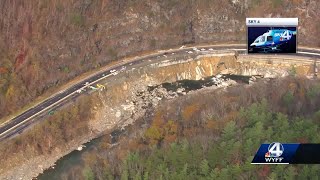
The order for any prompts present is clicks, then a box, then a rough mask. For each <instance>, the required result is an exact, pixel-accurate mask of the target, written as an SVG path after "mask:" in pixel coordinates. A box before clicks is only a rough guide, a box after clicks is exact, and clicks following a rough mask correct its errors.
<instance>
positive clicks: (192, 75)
mask: <svg viewBox="0 0 320 180" xmlns="http://www.w3.org/2000/svg"><path fill="white" fill-rule="evenodd" d="M293 60H294V61H293ZM220 73H221V74H236V75H244V76H260V77H266V78H276V77H284V76H287V75H289V74H291V75H306V76H309V77H312V76H313V73H314V64H313V62H312V61H311V60H309V59H305V58H298V59H294V58H292V57H291V59H290V58H287V57H283V59H281V56H280V57H268V56H261V57H259V56H238V55H236V54H235V53H233V52H222V51H221V52H218V53H214V54H207V55H199V56H196V57H194V58H189V59H184V60H174V59H168V60H165V61H162V62H157V63H152V64H150V65H147V66H144V67H140V68H137V69H132V70H128V71H126V72H125V73H124V74H119V76H118V77H115V78H116V79H115V80H108V81H107V82H105V85H106V86H107V87H108V88H107V89H108V90H107V91H105V92H103V93H101V96H100V97H101V101H102V102H103V105H100V107H101V110H99V111H97V118H96V123H95V125H94V127H95V129H96V130H97V131H103V130H104V129H107V128H110V127H112V126H114V125H115V124H119V123H120V122H124V125H126V124H130V123H132V122H134V120H135V119H136V118H137V117H139V116H141V115H143V114H144V112H145V108H142V107H144V106H146V105H147V102H138V103H136V101H137V100H136V98H137V95H136V93H137V92H144V91H146V90H147V87H148V86H151V85H157V84H162V83H164V82H175V81H178V80H183V79H190V80H200V79H203V78H205V77H209V76H214V75H217V74H220ZM160 100H161V99H159V98H158V99H157V98H156V99H152V101H153V102H155V104H157V102H158V101H160Z"/></svg>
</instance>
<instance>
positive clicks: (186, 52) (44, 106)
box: [0, 44, 320, 140]
mask: <svg viewBox="0 0 320 180" xmlns="http://www.w3.org/2000/svg"><path fill="white" fill-rule="evenodd" d="M195 48H197V49H195ZM214 50H235V51H238V53H239V54H246V46H245V45H244V44H238V45H206V46H195V47H181V48H178V49H170V50H163V51H158V53H154V54H150V55H145V56H141V57H136V58H133V59H131V60H130V61H128V62H126V63H120V64H118V65H115V66H114V67H111V68H108V69H105V70H103V71H101V72H98V73H96V74H94V75H91V76H89V77H88V78H87V79H85V80H83V81H81V82H79V83H77V84H75V85H73V86H71V87H69V88H67V89H65V90H64V91H61V92H59V93H57V94H55V95H54V96H52V97H50V98H48V99H46V100H45V101H43V102H41V103H40V104H38V105H36V106H34V107H32V108H30V109H28V110H26V111H25V112H23V113H22V114H20V115H18V116H16V117H15V118H13V119H11V120H10V121H8V122H6V123H5V124H3V125H1V127H0V140H3V139H6V138H8V137H11V136H13V135H15V134H17V133H19V131H21V130H22V129H24V128H26V127H27V126H29V125H30V124H32V123H33V120H34V119H35V117H38V116H40V115H44V113H47V112H49V111H50V109H52V108H56V107H58V106H62V105H63V104H64V103H66V101H68V100H70V99H74V98H76V97H78V96H79V95H80V94H79V93H77V90H84V89H85V88H88V86H90V85H95V84H96V83H97V82H99V81H101V80H102V79H105V78H107V77H109V76H112V75H114V74H113V73H112V72H114V71H112V72H110V71H111V70H116V71H120V70H121V69H122V68H123V67H126V69H130V66H134V65H139V64H143V63H142V62H144V61H146V60H149V61H150V60H152V61H157V60H160V58H161V59H166V58H177V57H185V56H196V55H199V54H206V53H209V52H210V51H214ZM294 56H305V57H310V58H315V59H320V49H311V48H299V49H298V53H297V54H294ZM277 57H279V56H277Z"/></svg>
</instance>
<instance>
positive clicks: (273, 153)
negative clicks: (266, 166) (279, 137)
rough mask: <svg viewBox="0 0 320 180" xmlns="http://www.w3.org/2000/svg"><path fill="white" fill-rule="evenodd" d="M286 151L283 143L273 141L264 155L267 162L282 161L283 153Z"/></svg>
mask: <svg viewBox="0 0 320 180" xmlns="http://www.w3.org/2000/svg"><path fill="white" fill-rule="evenodd" d="M283 152H284V148H283V146H282V144H281V143H279V142H273V143H271V144H270V145H269V147H268V152H266V154H265V155H264V157H265V160H266V162H267V163H281V161H282V160H283V157H281V155H282V154H283Z"/></svg>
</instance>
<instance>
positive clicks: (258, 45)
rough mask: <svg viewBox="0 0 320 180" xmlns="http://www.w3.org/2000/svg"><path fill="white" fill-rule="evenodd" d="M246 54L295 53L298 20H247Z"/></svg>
mask: <svg viewBox="0 0 320 180" xmlns="http://www.w3.org/2000/svg"><path fill="white" fill-rule="evenodd" d="M246 25H247V46H248V47H247V48H248V54H253V53H272V54H279V53H296V52H297V26H298V18H247V19H246Z"/></svg>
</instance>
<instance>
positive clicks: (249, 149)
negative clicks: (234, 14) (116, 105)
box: [55, 77, 320, 179]
mask: <svg viewBox="0 0 320 180" xmlns="http://www.w3.org/2000/svg"><path fill="white" fill-rule="evenodd" d="M319 128H320V82H319V81H315V80H308V79H305V78H292V77H288V78H284V79H273V80H269V81H268V80H261V81H259V82H257V83H255V84H253V85H250V86H248V85H238V86H234V87H229V88H227V90H220V91H219V90H201V91H199V92H197V93H191V94H189V95H187V96H182V97H179V98H177V99H175V100H171V101H166V102H163V103H161V105H160V106H159V107H158V108H156V109H155V110H154V111H153V112H152V113H150V114H147V115H146V116H145V117H144V118H142V119H140V120H138V121H137V123H136V124H135V125H132V126H130V127H128V128H127V130H126V131H125V132H124V133H122V135H121V136H120V138H119V141H118V142H116V143H115V144H113V145H111V140H110V137H109V136H106V137H104V138H103V139H102V140H101V142H100V143H99V144H98V145H97V147H96V148H93V149H92V150H91V151H89V152H86V153H84V154H83V155H82V160H83V163H82V164H77V165H75V166H74V167H73V168H71V169H67V170H65V172H63V173H61V174H59V175H58V176H59V177H55V178H59V179H313V178H314V177H317V176H318V175H319V173H320V166H319V165H292V166H277V165H251V164H250V162H251V161H252V159H253V156H254V154H255V152H256V151H257V150H258V148H259V146H260V144H261V143H270V142H274V141H278V142H287V143H290V142H300V143H320V133H319Z"/></svg>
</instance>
